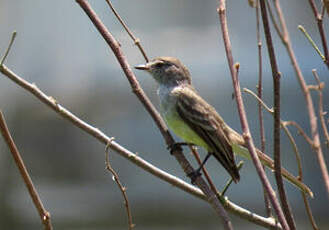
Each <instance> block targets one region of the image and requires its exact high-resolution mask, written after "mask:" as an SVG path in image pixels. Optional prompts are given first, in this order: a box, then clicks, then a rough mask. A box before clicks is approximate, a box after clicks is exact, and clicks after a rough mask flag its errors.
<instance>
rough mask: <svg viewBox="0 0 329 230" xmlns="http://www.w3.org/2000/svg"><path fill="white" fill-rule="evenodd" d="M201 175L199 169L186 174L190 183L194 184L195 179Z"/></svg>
mask: <svg viewBox="0 0 329 230" xmlns="http://www.w3.org/2000/svg"><path fill="white" fill-rule="evenodd" d="M201 175H202V174H201V173H200V170H195V171H193V172H191V173H189V174H187V176H188V177H189V178H191V183H192V184H195V181H196V179H197V178H198V177H199V176H201Z"/></svg>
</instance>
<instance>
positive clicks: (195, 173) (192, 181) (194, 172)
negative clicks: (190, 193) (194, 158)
mask: <svg viewBox="0 0 329 230" xmlns="http://www.w3.org/2000/svg"><path fill="white" fill-rule="evenodd" d="M210 156H211V153H209V152H208V154H207V156H206V158H205V159H204V160H203V161H202V163H201V165H200V166H199V168H198V169H197V170H195V171H193V172H191V173H189V174H188V175H187V176H188V177H189V178H191V183H192V184H194V182H195V180H196V178H198V177H199V176H201V172H200V171H201V169H202V167H203V166H204V165H205V164H206V162H207V160H208V159H209V157H210Z"/></svg>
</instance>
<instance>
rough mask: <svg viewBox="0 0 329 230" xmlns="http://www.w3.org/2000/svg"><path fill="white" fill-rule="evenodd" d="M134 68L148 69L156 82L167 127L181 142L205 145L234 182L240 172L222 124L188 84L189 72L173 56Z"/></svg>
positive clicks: (218, 117)
mask: <svg viewBox="0 0 329 230" xmlns="http://www.w3.org/2000/svg"><path fill="white" fill-rule="evenodd" d="M136 68H137V69H143V70H147V71H148V72H149V73H150V74H151V75H152V76H153V77H154V79H155V80H156V81H157V82H158V83H159V89H158V95H159V97H160V105H161V113H162V115H163V117H164V119H165V121H166V122H167V124H168V126H169V127H170V128H171V129H172V130H173V131H174V132H175V133H176V135H178V136H179V137H181V138H182V139H183V140H184V141H186V142H187V143H192V144H195V145H198V146H201V147H204V148H205V149H206V150H207V151H208V153H211V154H212V155H213V156H214V157H215V158H216V159H217V160H218V161H219V162H220V163H221V164H222V165H223V167H224V168H225V169H226V170H227V172H228V173H229V174H230V175H231V177H232V178H233V180H234V181H235V182H237V181H239V179H240V175H239V171H238V169H237V167H236V164H235V160H234V154H233V150H232V146H231V143H230V141H229V138H228V137H227V134H226V133H225V132H224V128H225V126H226V125H225V123H224V121H223V119H222V118H221V117H220V116H219V114H218V113H217V112H216V110H215V109H214V108H213V107H212V106H211V105H209V104H208V103H207V102H206V101H205V100H203V99H202V98H201V97H200V96H199V94H198V93H197V91H196V90H195V89H194V88H193V86H192V84H191V77H190V73H189V71H188V70H187V68H186V67H185V66H184V65H183V64H182V63H181V62H180V61H179V60H178V59H176V58H172V57H159V58H156V59H154V60H152V61H151V62H149V63H147V64H146V65H142V66H137V67H136Z"/></svg>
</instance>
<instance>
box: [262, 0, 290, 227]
mask: <svg viewBox="0 0 329 230" xmlns="http://www.w3.org/2000/svg"><path fill="white" fill-rule="evenodd" d="M277 2H278V1H275V0H274V4H275V5H276V4H277ZM260 8H261V13H262V19H263V27H264V33H265V39H266V44H267V50H268V55H269V58H270V64H271V69H272V78H273V88H274V89H273V97H274V106H273V107H274V148H273V151H274V167H275V170H274V175H275V180H276V184H277V187H278V192H279V197H280V201H281V205H282V209H283V212H284V215H285V217H286V220H287V223H288V225H289V227H290V229H291V230H295V229H296V224H295V220H294V217H293V215H292V212H291V209H290V205H289V203H288V198H287V194H286V191H285V188H284V184H283V179H282V175H281V143H280V142H281V139H280V127H281V124H280V109H281V107H280V99H281V98H280V78H281V75H280V73H279V69H278V66H277V62H276V57H275V51H274V47H273V41H272V35H271V30H270V26H269V21H268V16H267V9H266V6H265V2H264V0H262V1H261V2H260ZM275 9H276V12H277V14H279V13H280V12H278V9H277V5H276V8H275ZM279 21H280V25H281V27H282V34H283V39H284V40H285V41H287V39H286V37H285V33H284V29H285V28H284V25H283V22H282V21H281V20H279Z"/></svg>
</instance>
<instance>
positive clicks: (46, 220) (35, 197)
mask: <svg viewBox="0 0 329 230" xmlns="http://www.w3.org/2000/svg"><path fill="white" fill-rule="evenodd" d="M13 38H14V37H13ZM12 41H13V39H12ZM11 44H12V42H11ZM7 54H8V53H7ZM1 64H2V65H3V62H2V63H1ZM0 131H1V134H2V136H3V138H4V140H5V141H6V143H7V145H8V147H9V149H10V152H11V154H12V155H13V158H14V160H15V163H16V165H17V167H18V170H19V172H20V174H21V176H22V178H23V181H24V183H25V185H26V187H27V190H28V191H29V194H30V196H31V198H32V201H33V204H34V206H35V207H36V209H37V210H38V213H39V216H40V219H41V222H42V224H43V225H44V229H45V230H52V229H53V227H52V225H51V219H50V213H49V212H48V211H47V210H46V209H45V208H44V206H43V204H42V201H41V198H40V196H39V194H38V192H37V190H36V189H35V187H34V185H33V182H32V179H31V177H30V175H29V173H28V171H27V169H26V167H25V164H24V161H23V159H22V157H21V155H20V153H19V151H18V149H17V147H16V145H15V142H14V140H13V138H12V137H11V135H10V131H9V129H8V127H7V124H6V120H5V118H4V116H3V114H2V112H1V110H0Z"/></svg>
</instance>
